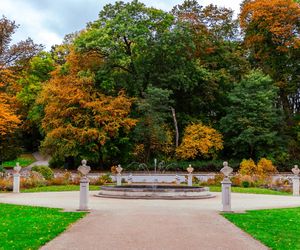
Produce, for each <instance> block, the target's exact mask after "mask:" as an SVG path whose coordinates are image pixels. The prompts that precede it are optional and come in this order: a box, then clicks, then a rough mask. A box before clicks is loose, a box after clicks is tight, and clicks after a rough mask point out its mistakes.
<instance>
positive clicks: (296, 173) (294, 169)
mask: <svg viewBox="0 0 300 250" xmlns="http://www.w3.org/2000/svg"><path fill="white" fill-rule="evenodd" d="M292 172H293V174H294V175H299V173H300V169H299V168H298V165H295V166H294V168H292Z"/></svg>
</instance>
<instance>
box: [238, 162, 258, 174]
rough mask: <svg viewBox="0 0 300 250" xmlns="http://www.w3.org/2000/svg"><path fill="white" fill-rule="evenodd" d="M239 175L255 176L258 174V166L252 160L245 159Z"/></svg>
mask: <svg viewBox="0 0 300 250" xmlns="http://www.w3.org/2000/svg"><path fill="white" fill-rule="evenodd" d="M239 173H240V174H241V175H255V174H257V173H258V171H257V166H256V164H255V162H254V161H253V160H252V159H249V160H246V159H244V160H243V161H242V162H241V164H240V170H239Z"/></svg>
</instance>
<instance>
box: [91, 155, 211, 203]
mask: <svg viewBox="0 0 300 250" xmlns="http://www.w3.org/2000/svg"><path fill="white" fill-rule="evenodd" d="M132 164H136V165H137V166H138V169H142V170H143V171H145V172H147V173H148V174H149V176H151V180H152V182H150V183H148V184H145V183H136V184H133V181H132V180H133V177H132V174H130V175H129V177H128V183H127V184H125V185H116V186H102V187H101V190H100V192H99V193H98V195H96V196H98V197H104V198H119V199H169V200H183V199H206V198H212V197H214V196H213V195H212V194H211V193H210V192H209V188H208V187H194V186H191V185H190V186H183V185H180V177H179V175H177V174H176V176H175V183H176V184H162V183H159V182H158V179H157V178H155V175H156V174H157V173H158V172H159V173H165V171H166V170H167V169H168V167H170V166H172V164H174V163H172V164H168V165H167V164H165V162H164V161H161V162H159V163H158V164H157V159H154V171H151V170H150V167H149V166H148V165H147V164H145V163H132ZM132 164H131V165H132ZM187 171H188V173H189V175H191V172H192V168H191V166H189V168H188V169H187ZM118 174H120V173H118ZM152 177H153V178H152ZM119 178H120V176H119Z"/></svg>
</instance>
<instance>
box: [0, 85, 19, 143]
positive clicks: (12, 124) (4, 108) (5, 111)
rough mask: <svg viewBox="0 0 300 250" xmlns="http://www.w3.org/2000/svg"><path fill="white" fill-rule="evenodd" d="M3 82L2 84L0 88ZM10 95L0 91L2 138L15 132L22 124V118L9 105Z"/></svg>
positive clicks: (0, 134)
mask: <svg viewBox="0 0 300 250" xmlns="http://www.w3.org/2000/svg"><path fill="white" fill-rule="evenodd" d="M1 87H3V84H0V88H1ZM8 100H9V96H8V95H7V94H5V93H1V92H0V139H1V138H2V139H3V137H4V136H6V135H9V134H12V133H14V131H15V130H16V129H17V128H18V125H19V124H20V119H19V118H18V116H17V115H16V114H15V110H13V109H12V107H11V106H10V105H9V102H8Z"/></svg>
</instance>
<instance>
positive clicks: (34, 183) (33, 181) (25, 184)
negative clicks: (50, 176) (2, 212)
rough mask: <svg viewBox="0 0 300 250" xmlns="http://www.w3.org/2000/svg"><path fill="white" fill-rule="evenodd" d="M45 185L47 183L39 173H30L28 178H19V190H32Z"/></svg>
mask: <svg viewBox="0 0 300 250" xmlns="http://www.w3.org/2000/svg"><path fill="white" fill-rule="evenodd" d="M46 185H47V181H46V180H45V178H44V177H43V175H42V174H41V173H39V172H35V171H31V172H30V175H29V177H27V178H21V188H34V187H42V186H46Z"/></svg>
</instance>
